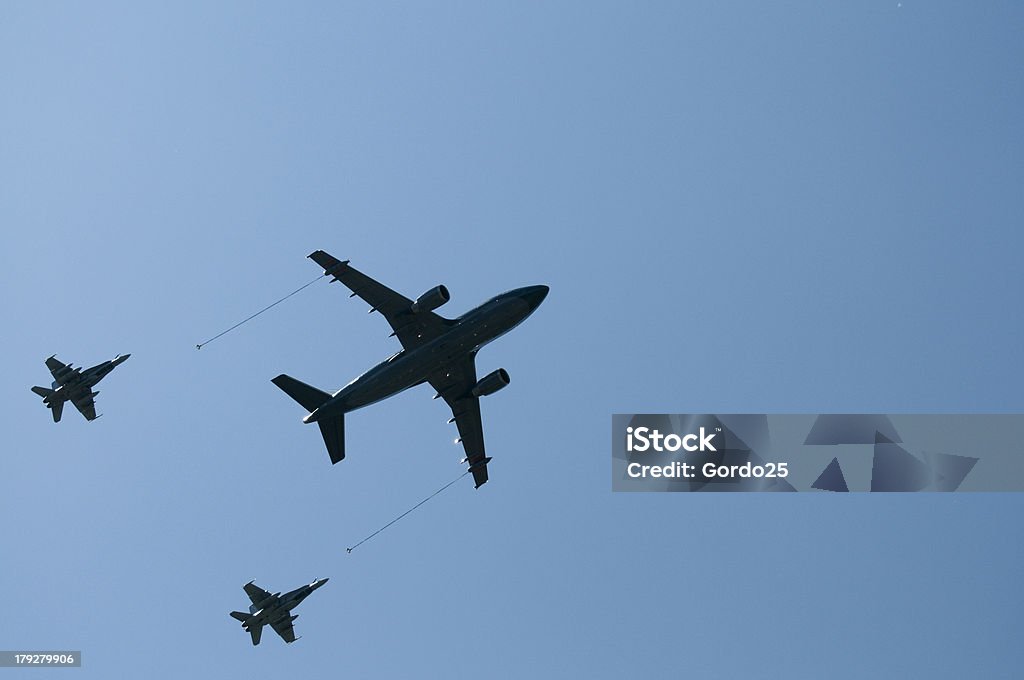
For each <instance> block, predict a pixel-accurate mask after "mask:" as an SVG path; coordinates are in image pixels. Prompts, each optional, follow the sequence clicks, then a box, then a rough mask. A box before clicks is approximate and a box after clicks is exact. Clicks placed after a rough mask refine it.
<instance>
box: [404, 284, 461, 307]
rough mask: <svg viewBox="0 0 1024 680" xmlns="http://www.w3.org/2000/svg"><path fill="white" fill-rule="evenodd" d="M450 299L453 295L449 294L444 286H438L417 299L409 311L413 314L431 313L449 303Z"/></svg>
mask: <svg viewBox="0 0 1024 680" xmlns="http://www.w3.org/2000/svg"><path fill="white" fill-rule="evenodd" d="M450 299H451V295H449V294H448V289H447V288H445V287H444V286H437V287H435V288H431V289H430V290H428V291H427V292H426V293H424V294H423V295H421V296H419V297H418V298H416V302H414V303H412V306H410V307H409V311H411V312H412V313H413V314H415V313H416V312H430V311H433V310H435V309H437V308H438V307H440V306H441V305H443V304H444V303H446V302H448V300H450Z"/></svg>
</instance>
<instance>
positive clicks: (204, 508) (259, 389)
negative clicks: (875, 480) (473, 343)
mask: <svg viewBox="0 0 1024 680" xmlns="http://www.w3.org/2000/svg"><path fill="white" fill-rule="evenodd" d="M290 5H291V4H290V3H240V4H237V5H232V4H226V3H225V4H223V5H220V6H218V7H210V6H208V3H175V4H174V5H173V6H152V5H146V6H140V5H139V4H137V3H90V4H88V5H74V4H57V3H30V4H8V5H6V6H5V7H4V8H3V10H2V11H0V14H2V20H0V88H2V92H3V98H2V100H0V130H2V131H3V133H2V134H0V221H2V224H3V227H4V228H3V231H2V238H3V248H2V249H0V265H2V266H0V281H2V284H3V290H4V295H3V297H2V305H3V307H2V311H3V315H4V317H5V318H6V319H7V323H6V325H5V328H6V332H5V333H4V335H3V337H4V344H3V348H4V354H5V356H6V357H7V371H5V373H4V378H3V385H4V389H3V390H2V392H0V399H2V402H0V419H2V421H3V431H4V432H5V433H6V434H5V443H4V446H3V449H4V453H3V456H2V460H3V462H2V463H0V471H2V474H0V532H2V535H3V536H4V539H5V542H6V549H5V550H3V551H2V552H0V592H2V593H3V601H4V604H3V607H2V610H0V611H2V615H0V648H5V649H25V648H28V649H40V648H66V649H81V650H82V651H83V655H84V663H85V666H84V667H83V668H82V669H81V670H80V671H74V672H75V673H77V674H81V676H82V677H97V678H100V677H102V678H107V677H118V676H124V675H132V674H138V673H140V672H145V673H146V674H147V675H148V676H150V677H155V678H163V677H167V678H172V677H182V676H183V675H186V674H187V675H189V676H192V677H222V676H224V675H225V674H231V675H240V674H245V675H248V676H252V677H271V676H274V675H280V674H281V673H288V674H291V675H324V674H327V673H335V672H336V673H339V674H341V673H343V674H345V675H350V676H353V677H410V676H419V677H446V678H450V677H460V678H461V677H480V676H485V677H487V676H490V677H510V678H511V677H523V676H525V675H530V676H536V677H564V676H566V675H573V676H588V677H595V678H603V677H609V678H610V677H620V676H622V675H623V674H627V673H628V674H630V675H637V676H641V677H643V676H654V675H666V674H669V673H671V674H683V673H693V672H696V673H698V674H700V675H703V676H710V677H715V676H726V677H734V676H737V675H740V674H745V675H751V676H754V677H821V676H822V675H823V674H827V675H830V676H833V677H851V678H854V677H865V676H868V675H870V676H896V675H911V676H921V677H925V676H927V677H963V676H965V675H979V674H980V675H984V676H986V677H1013V676H1014V675H1015V671H1016V669H1017V668H1019V667H1020V665H1021V662H1022V661H1024V657H1022V652H1021V650H1020V646H1019V644H1018V640H1017V635H1016V632H1017V631H1018V630H1019V608H1020V605H1021V602H1022V592H1021V587H1020V584H1019V575H1018V574H1019V564H1020V562H1021V559H1022V557H1024V553H1022V549H1021V547H1020V542H1019V541H1018V540H1016V539H1015V538H1014V537H1015V536H1016V534H1017V533H1018V524H1019V522H1018V521H1017V517H1019V516H1020V513H1021V510H1024V499H1022V497H1021V496H1020V495H1016V494H1015V495H994V494H993V495H965V494H958V495H951V496H939V495H932V496H928V497H915V496H903V495H894V496H886V497H873V496H867V495H859V496H851V497H844V498H839V497H834V496H824V495H816V494H801V495H797V496H792V497H786V498H778V497H771V496H767V495H765V496H754V495H749V496H728V497H726V496H720V495H715V496H713V497H701V496H696V495H694V496H689V495H684V494H618V495H616V494H612V492H611V491H610V484H609V479H608V470H609V464H610V452H609V442H608V433H609V428H610V415H611V414H612V413H616V412H682V413H686V412H698V413H702V412H711V413H713V412H814V413H818V412H911V413H913V412H921V413H929V412H939V413H942V412H950V413H956V412H967V413H973V412H1004V413H1005V412H1022V411H1024V397H1022V394H1021V391H1020V384H1021V378H1022V377H1024V376H1022V368H1021V365H1022V362H1021V358H1022V350H1021V343H1020V337H1021V330H1022V324H1021V316H1020V305H1019V300H1018V298H1019V291H1020V289H1021V274H1020V268H1019V253H1020V252H1021V250H1022V246H1024V237H1022V236H1021V233H1020V224H1021V217H1022V215H1024V210H1022V208H1024V205H1022V203H1024V198H1022V194H1021V192H1020V187H1021V186H1022V184H1024V182H1022V180H1024V163H1022V161H1021V159H1022V158H1024V126H1022V123H1021V121H1022V120H1024V106H1022V87H1024V82H1022V80H1024V72H1022V71H1021V67H1020V64H1021V63H1022V57H1024V54H1022V50H1024V47H1022V43H1021V41H1020V38H1019V36H1020V35H1021V29H1022V28H1024V26H1022V24H1024V11H1022V10H1021V8H1020V7H1019V6H1018V5H1017V4H1015V3H986V4H984V5H983V6H980V5H977V4H972V3H918V2H913V1H909V0H908V1H906V2H903V3H902V5H900V3H897V2H894V1H893V2H872V3H838V2H829V3H810V2H807V3H783V4H781V5H777V6H764V5H763V4H762V3H747V2H741V3H705V4H701V5H697V6H692V7H691V6H685V5H683V4H681V3H646V4H643V5H642V6H640V7H635V6H627V5H625V4H622V3H611V4H609V3H486V4H485V3H437V4H432V5H429V4H427V3H409V4H395V3H387V4H385V3H365V4H347V3H323V4H312V3H310V4H306V5H303V6H301V7H294V6H290ZM317 248H323V249H324V250H327V251H328V252H331V253H332V254H334V255H336V256H338V257H342V258H343V259H350V260H351V261H352V263H353V265H355V266H357V267H359V268H360V269H361V270H363V271H365V272H366V273H368V274H370V275H372V276H375V277H377V278H378V279H380V280H381V281H383V282H385V283H387V284H388V285H390V286H392V287H393V288H395V289H396V290H398V291H400V292H403V293H405V294H406V295H409V296H415V295H418V294H419V293H421V292H422V291H425V290H427V289H428V288H430V287H433V286H434V285H437V284H439V283H443V284H445V285H446V286H447V287H448V288H449V290H450V291H451V292H452V300H451V302H450V303H449V304H448V306H446V307H444V308H442V309H441V310H440V311H441V312H443V313H447V314H449V315H451V316H454V315H457V314H459V313H462V312H463V311H465V310H466V309H468V308H470V307H471V306H473V305H475V304H477V303H479V302H481V301H483V300H485V299H487V298H489V297H490V296H492V295H494V294H495V293H498V292H501V291H503V290H507V289H511V288H514V287H518V286H521V285H529V284H534V283H545V284H547V285H550V286H551V294H550V295H549V297H548V298H547V300H546V301H545V303H544V305H543V306H542V307H541V308H540V309H539V310H538V312H537V313H536V314H535V315H534V316H533V317H531V318H530V319H529V320H528V321H527V322H526V323H524V324H523V325H522V326H521V327H520V328H518V329H516V331H515V332H513V333H511V334H509V335H508V336H505V337H504V338H502V339H500V340H499V341H498V342H496V343H495V344H493V345H490V346H488V347H487V348H486V349H485V350H483V351H482V352H481V353H480V355H479V357H478V366H479V370H480V371H481V373H483V372H485V371H489V370H493V369H494V368H497V367H504V368H505V369H507V370H508V371H509V373H510V374H511V377H512V384H511V385H510V387H509V388H508V389H506V390H504V391H502V392H500V393H499V394H497V395H494V396H492V397H489V398H487V399H485V400H484V401H483V406H482V408H483V414H484V426H485V436H486V439H487V442H488V452H489V454H490V455H492V456H494V462H493V463H492V465H491V479H492V481H491V482H490V483H489V484H488V485H487V486H485V487H483V488H481V489H479V490H474V489H473V488H472V484H471V483H470V482H469V481H468V479H467V480H463V482H464V483H462V484H459V485H456V486H455V487H454V488H452V489H451V490H449V491H448V492H446V493H445V494H443V495H441V496H439V497H438V498H436V499H434V500H433V501H431V503H429V504H428V505H426V506H424V507H423V508H421V509H420V510H418V511H417V512H416V513H414V514H412V515H410V516H409V517H408V518H406V519H405V520H403V521H402V522H400V523H399V524H396V525H395V526H393V527H391V528H390V529H388V530H387V531H386V532H385V533H383V534H381V535H380V536H378V537H377V538H375V539H374V540H373V541H371V542H369V543H367V544H365V545H364V546H362V547H360V548H359V549H358V550H357V551H355V552H354V553H352V554H351V555H348V554H346V553H345V547H346V546H348V545H351V544H353V543H354V542H356V541H357V540H359V539H360V538H362V537H363V536H365V535H366V534H368V533H370V532H371V531H373V530H374V529H376V528H377V527H379V526H380V525H381V524H383V523H384V522H386V521H387V520H389V519H390V518H391V517H393V516H394V515H396V514H397V513H399V512H401V511H402V510H404V509H405V508H407V507H408V506H410V505H412V504H413V503H415V502H416V501H418V500H419V499H420V498H422V497H423V496H425V495H426V494H428V493H429V492H431V491H433V490H434V489H436V488H438V487H439V486H441V485H442V484H444V483H445V482H447V481H449V480H450V479H452V478H453V477H454V476H456V475H457V474H459V472H460V470H461V468H460V466H459V465H458V461H459V459H460V458H461V455H462V453H461V450H460V448H459V447H457V446H455V445H453V444H452V440H453V438H454V437H455V436H456V434H455V431H454V427H453V426H450V425H447V424H446V422H445V421H446V420H447V419H448V417H449V413H448V412H447V411H446V409H445V407H444V405H443V404H442V403H441V402H440V401H431V400H430V396H431V393H430V391H429V390H428V389H427V388H425V387H424V388H417V389H414V390H411V391H409V392H407V393H404V394H402V395H400V396H398V397H396V398H394V399H391V400H388V401H387V402H384V403H381V404H378V405H375V406H373V407H371V408H367V409H365V410H362V411H358V412H356V413H353V414H352V415H350V416H349V417H348V418H347V433H346V434H347V442H348V451H349V457H348V458H347V459H346V460H345V461H344V463H342V464H340V465H338V466H334V467H332V466H330V465H329V462H328V460H327V456H326V453H325V452H324V450H323V445H322V442H321V440H320V437H319V433H318V432H317V430H316V428H313V427H311V426H305V425H303V424H302V423H301V420H300V419H301V417H302V415H303V412H302V410H301V408H300V407H298V406H297V405H296V404H294V403H293V402H292V401H291V400H290V399H288V398H287V397H286V396H285V395H284V394H282V393H281V392H279V391H278V390H277V389H276V388H274V386H273V385H271V384H270V378H271V377H273V376H275V375H277V374H278V373H281V372H286V373H289V374H291V375H294V376H296V377H297V378H299V379H302V380H305V381H307V382H310V383H312V384H315V385H317V386H320V387H322V388H324V389H329V390H333V389H336V388H337V387H339V386H341V385H342V384H344V383H346V382H348V381H349V380H350V379H351V378H352V377H354V376H355V375H357V374H358V373H360V372H362V371H363V370H365V369H366V368H367V367H369V366H371V365H372V364H374V363H375V362H377V361H379V360H381V359H383V358H384V357H386V356H388V355H389V354H390V353H392V352H393V351H395V350H396V349H397V347H398V345H397V342H396V341H395V340H394V339H388V338H387V335H388V333H389V329H388V328H387V326H386V324H385V323H384V321H383V320H382V319H380V318H379V317H377V316H367V315H366V313H365V305H364V304H362V303H361V302H358V301H355V300H349V299H348V298H347V296H346V295H345V294H344V291H343V290H340V289H339V288H338V286H328V285H327V284H326V283H319V284H317V285H315V286H312V287H311V288H309V289H308V290H306V291H304V292H303V293H302V294H300V295H298V296H296V297H295V298H293V299H291V300H289V301H288V302H287V303H285V304H283V305H281V306H279V307H277V308H275V309H274V310H273V311H272V312H268V313H267V314H266V315H263V316H261V317H259V318H258V319H257V320H254V321H253V322H251V323H249V324H247V325H246V326H245V327H243V328H240V329H239V330H237V331H235V332H234V333H232V334H230V335H228V336H225V337H224V338H222V339H220V340H218V341H217V342H215V343H213V344H211V345H209V346H208V347H206V348H204V349H203V350H202V351H199V352H197V351H196V350H195V344H196V343H198V342H200V341H202V340H204V339H206V338H208V337H210V336H211V335H213V334H214V333H216V332H219V331H220V330H222V329H223V328H225V327H227V326H229V325H230V324H232V323H234V322H236V321H237V320H239V319H241V318H244V317H245V316H247V315H248V314H250V313H252V312H254V311H256V310H257V309H259V308H260V307H262V306H263V305H265V304H267V303H269V302H271V301H273V300H275V299H277V298H278V297H280V296H281V295H283V294H284V293H286V292H288V291H290V290H292V289H294V288H296V287H297V286H299V285H301V284H302V283H303V282H305V281H308V280H310V279H311V278H312V277H313V276H315V275H316V273H317V269H316V267H315V265H313V264H312V263H311V262H310V261H308V260H306V259H305V256H306V255H307V254H308V253H310V252H311V251H313V250H315V249H317ZM118 352H122V353H124V352H131V353H132V358H131V359H130V360H129V361H128V362H127V363H125V364H124V365H122V366H121V367H120V368H119V369H118V370H117V371H115V372H114V373H113V374H112V375H111V376H109V377H108V378H107V379H106V380H105V381H104V383H103V384H102V385H101V386H100V389H101V391H102V395H101V396H100V397H99V399H98V410H99V412H101V413H104V414H105V415H104V417H103V418H101V419H99V420H98V421H96V422H93V423H86V422H85V421H84V420H82V419H81V418H80V417H78V415H77V414H75V413H73V412H68V413H67V414H66V415H65V419H64V421H62V422H61V423H60V424H59V425H56V426H55V425H54V424H53V423H52V422H50V418H49V414H48V413H47V412H46V411H45V409H43V407H42V406H41V405H40V404H39V403H38V399H37V398H36V397H35V396H34V395H32V394H31V393H30V392H29V390H28V388H29V387H30V386H31V385H34V384H41V383H43V384H45V381H46V379H47V374H46V369H45V367H44V366H43V364H42V360H43V359H44V358H45V357H47V356H49V355H50V354H53V353H57V354H58V356H59V357H60V358H62V359H64V360H65V361H72V362H74V363H75V364H76V365H82V364H84V365H92V364H94V363H98V362H100V361H102V360H105V359H108V358H111V357H113V355H114V354H116V353H118ZM318 576H319V577H324V576H328V577H330V578H331V581H330V583H329V584H327V586H325V587H324V588H323V589H322V590H320V591H318V592H317V593H316V594H315V595H314V596H312V597H311V598H310V599H309V600H307V601H306V602H305V603H303V605H302V606H301V607H300V609H298V610H297V611H298V613H299V614H300V618H299V619H298V621H296V630H297V632H298V634H300V635H302V636H303V639H302V640H301V641H300V642H298V643H297V644H295V645H288V646H286V645H284V644H283V643H281V642H280V640H278V639H276V638H271V637H267V638H265V640H264V643H263V644H261V645H260V646H259V647H257V648H255V649H254V648H252V646H251V645H250V643H249V640H248V638H247V637H246V636H245V634H244V632H242V631H241V630H240V629H239V627H238V625H237V623H236V622H235V621H233V620H232V619H230V618H229V617H228V616H227V612H228V611H230V610H232V609H239V608H242V607H243V606H244V605H245V604H246V600H245V595H244V593H243V591H242V590H241V585H242V584H243V583H245V582H246V581H248V580H250V579H256V580H257V583H259V584H260V585H262V586H264V587H266V588H268V589H270V590H271V591H278V590H287V589H291V588H294V587H296V586H298V585H300V584H302V583H308V582H309V581H311V580H313V578H314V577H318ZM143 669H145V670H144V671H143ZM8 672H9V673H12V674H17V673H18V671H8ZM35 672H37V673H41V674H43V675H46V674H47V673H48V672H47V671H35ZM53 672H56V671H53ZM61 672H64V673H67V672H68V671H61Z"/></svg>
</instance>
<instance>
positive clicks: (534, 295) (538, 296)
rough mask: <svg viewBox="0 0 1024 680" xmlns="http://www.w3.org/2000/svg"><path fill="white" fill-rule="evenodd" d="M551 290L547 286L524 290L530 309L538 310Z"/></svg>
mask: <svg viewBox="0 0 1024 680" xmlns="http://www.w3.org/2000/svg"><path fill="white" fill-rule="evenodd" d="M549 290H551V289H550V288H548V287H547V286H530V287H529V288H526V289H524V290H523V299H524V300H526V302H527V304H529V305H530V309H537V307H539V306H540V303H542V302H544V298H546V297H547V296H548V291H549Z"/></svg>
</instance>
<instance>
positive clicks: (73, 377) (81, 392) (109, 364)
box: [32, 354, 131, 423]
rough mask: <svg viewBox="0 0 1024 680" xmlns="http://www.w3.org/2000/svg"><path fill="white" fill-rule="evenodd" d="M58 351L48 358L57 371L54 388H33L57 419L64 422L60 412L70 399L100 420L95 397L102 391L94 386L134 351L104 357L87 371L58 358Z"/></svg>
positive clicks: (48, 366)
mask: <svg viewBox="0 0 1024 680" xmlns="http://www.w3.org/2000/svg"><path fill="white" fill-rule="evenodd" d="M55 356H56V355H54V356H51V357H50V358H49V359H47V360H46V367H47V368H49V369H50V373H51V374H53V385H52V387H53V389H48V388H46V387H39V386H38V385H37V386H36V387H33V388H32V391H33V392H35V393H36V394H38V395H39V396H40V397H42V398H43V403H44V404H46V408H48V409H50V411H51V413H52V414H53V422H55V423H59V422H60V414H61V412H62V411H63V410H64V402H65V401H70V402H71V403H72V404H74V405H75V408H77V409H78V410H79V412H81V414H82V415H83V416H85V419H86V420H96V418H97V417H98V416H97V415H96V403H95V402H94V401H93V399H94V398H95V397H96V395H97V394H99V391H98V390H97V391H96V392H93V390H92V388H93V387H95V386H96V383H98V382H99V381H100V380H103V378H104V377H106V375H107V374H108V373H110V372H111V371H113V370H114V369H115V368H117V367H118V366H120V365H121V364H122V363H124V362H125V361H126V360H127V359H128V357H130V356H131V354H125V355H124V356H122V355H120V354H118V355H117V356H116V357H114V358H113V360H111V361H104V362H103V363H102V364H97V365H95V366H93V367H92V368H87V369H85V370H84V371H83V370H82V369H81V368H72V367H71V364H67V365H64V364H63V363H61V362H60V361H58V360H57V359H55V358H54V357H55Z"/></svg>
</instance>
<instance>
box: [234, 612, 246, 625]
mask: <svg viewBox="0 0 1024 680" xmlns="http://www.w3.org/2000/svg"><path fill="white" fill-rule="evenodd" d="M231 618H233V619H238V620H239V621H241V622H242V623H245V620H246V619H248V618H249V615H248V614H246V613H245V612H231Z"/></svg>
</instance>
